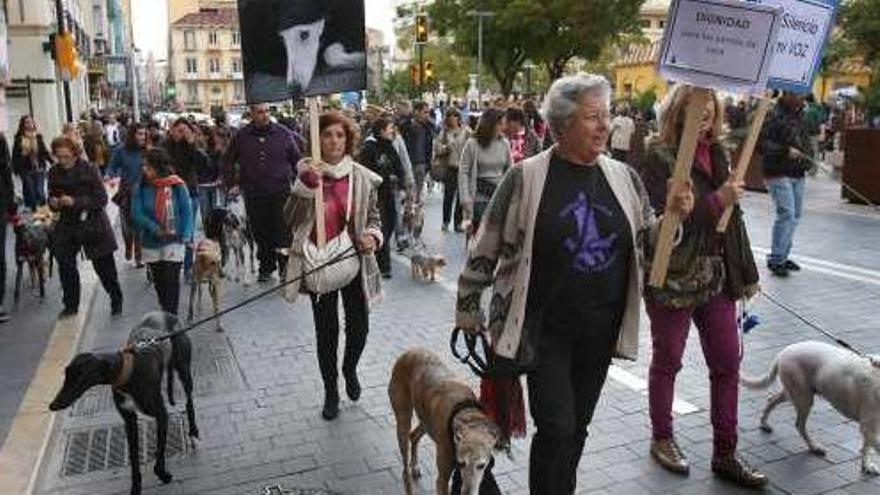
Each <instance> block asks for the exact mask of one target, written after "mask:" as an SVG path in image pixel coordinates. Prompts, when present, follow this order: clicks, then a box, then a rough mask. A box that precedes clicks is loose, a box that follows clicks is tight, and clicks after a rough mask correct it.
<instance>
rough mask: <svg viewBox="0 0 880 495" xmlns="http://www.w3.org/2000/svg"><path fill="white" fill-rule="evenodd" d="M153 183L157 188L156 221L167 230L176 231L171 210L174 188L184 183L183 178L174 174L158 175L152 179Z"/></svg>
mask: <svg viewBox="0 0 880 495" xmlns="http://www.w3.org/2000/svg"><path fill="white" fill-rule="evenodd" d="M152 184H153V187H155V188H156V221H157V223H158V224H159V225H160V226H161V227H162V229H164V230H165V231H166V232H174V231H175V228H174V227H175V226H174V224H173V220H174V218H173V217H171V216H169V212H171V211H172V210H173V191H172V188H173V187H174V186H177V185H181V184H184V182H183V179H181V178H180V177H178V176H176V175H173V174H172V175H169V176H168V177H157V178H155V179H153V180H152Z"/></svg>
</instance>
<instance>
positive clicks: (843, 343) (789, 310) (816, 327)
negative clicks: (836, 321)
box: [761, 289, 880, 367]
mask: <svg viewBox="0 0 880 495" xmlns="http://www.w3.org/2000/svg"><path fill="white" fill-rule="evenodd" d="M761 294H763V295H764V297H766V298H767V299H768V300H770V302H772V303H773V304H775V305H776V306H779V307H780V308H781V309H782V310H783V311H785V312H786V313H788V314H790V315H792V316H794V317H795V318H797V319H798V320H800V321H801V322H802V323H803V324H805V325H807V326H808V327H810V328H812V329H813V330H816V331H817V332H819V333H821V334H822V335H824V336H825V337H827V338H829V339H831V340H832V341H833V342H834V343H836V344H837V345H839V346H840V347H843V348H844V349H846V350H848V351H851V352H853V353H854V354H856V355H857V356H859V357H861V358H865V359H868V360H869V361H871V362H872V363H873V364H874V366H878V367H880V363H877V362H875V360H874V359H873V358H872V357H871V356H869V355H867V354H865V353H864V352H862V351H861V350H859V349H856V348H855V347H853V346H852V345H850V343H849V342H847V341H845V340H843V339H842V338H840V337H838V336H837V335H835V334H833V333H831V332H829V331H828V330H825V329H824V328H822V327H821V326H819V325H818V324H817V323H814V322H813V321H811V320H808V319H807V318H805V317H803V316H801V315H800V314H799V313H798V312H797V311H795V310H794V309H792V308H791V307H789V306H788V305H786V304H785V303H783V302H782V301H780V300H779V299H777V298H775V297H773V296H772V295H771V294H769V293H768V292H767V291H765V290H763V289H762V290H761Z"/></svg>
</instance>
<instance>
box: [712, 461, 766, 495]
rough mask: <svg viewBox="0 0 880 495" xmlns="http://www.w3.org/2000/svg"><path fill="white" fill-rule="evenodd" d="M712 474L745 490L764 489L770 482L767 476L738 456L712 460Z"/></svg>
mask: <svg viewBox="0 0 880 495" xmlns="http://www.w3.org/2000/svg"><path fill="white" fill-rule="evenodd" d="M712 472H713V473H715V476H718V477H719V478H721V479H723V480H726V481H729V482H731V483H736V484H737V485H739V486H741V487H743V488H752V489H760V488H764V487H765V486H767V482H768V481H769V480H768V479H767V475H766V474H764V473H762V472H760V471H758V470H757V469H755V468H753V467H751V466H749V465H748V464H746V462H745V461H743V460H742V459H740V458H739V456H737V455H736V454H730V455H726V456H724V457H716V458H714V459H712Z"/></svg>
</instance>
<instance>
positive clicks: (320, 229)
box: [308, 96, 327, 249]
mask: <svg viewBox="0 0 880 495" xmlns="http://www.w3.org/2000/svg"><path fill="white" fill-rule="evenodd" d="M318 98H319V97H317V96H310V97H309V98H308V100H309V141H310V142H311V146H312V168H313V169H314V170H315V172H317V173H318V188H317V189H316V190H315V230H316V232H315V233H316V237H317V241H318V242H317V244H318V248H319V249H324V246H326V245H327V231H326V229H325V226H324V176H323V168H324V167H323V164H322V163H321V129H320V121H319V119H320V117H321V105H320V101H319V100H318Z"/></svg>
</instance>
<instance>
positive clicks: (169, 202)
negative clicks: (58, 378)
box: [0, 74, 834, 493]
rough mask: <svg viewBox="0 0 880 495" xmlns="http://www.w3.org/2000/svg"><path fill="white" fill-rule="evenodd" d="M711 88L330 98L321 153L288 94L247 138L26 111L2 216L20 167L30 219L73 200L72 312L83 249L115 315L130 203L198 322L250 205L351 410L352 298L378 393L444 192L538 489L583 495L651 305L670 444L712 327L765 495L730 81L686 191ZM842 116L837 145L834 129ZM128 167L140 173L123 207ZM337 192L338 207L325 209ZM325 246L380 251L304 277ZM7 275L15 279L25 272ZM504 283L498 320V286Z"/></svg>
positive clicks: (128, 241) (481, 326) (822, 123)
mask: <svg viewBox="0 0 880 495" xmlns="http://www.w3.org/2000/svg"><path fill="white" fill-rule="evenodd" d="M692 96H693V92H692V91H691V90H690V89H689V88H687V87H685V86H678V87H674V88H673V89H672V90H671V91H670V93H669V94H668V95H667V96H666V98H665V100H664V103H663V105H662V106H660V107H659V112H657V111H655V110H654V109H653V108H652V109H635V108H633V107H630V106H629V105H627V104H620V105H617V106H616V107H612V106H611V102H610V99H611V90H610V87H609V85H608V82H607V81H606V80H605V79H604V78H602V77H601V76H594V75H586V74H580V75H576V76H569V77H565V78H562V79H560V80H558V81H556V82H555V83H554V84H553V85H552V87H551V88H550V89H549V91H548V93H547V94H546V95H545V96H544V97H543V99H542V101H540V102H538V101H533V100H525V101H520V102H515V103H512V102H508V101H507V100H503V99H500V100H497V101H496V102H494V104H492V105H487V106H486V107H485V108H482V109H481V111H480V112H479V116H478V117H476V115H475V114H474V112H468V111H466V109H464V108H460V107H459V105H449V106H443V107H440V108H432V107H431V106H429V105H428V104H427V103H424V102H416V103H415V104H413V105H409V104H408V103H402V104H399V105H398V106H397V107H396V108H395V109H389V108H385V107H381V106H377V105H369V106H367V107H366V108H364V109H363V110H362V111H359V112H350V111H337V110H326V111H324V112H323V113H322V114H321V116H320V119H319V129H318V136H319V139H320V143H319V144H320V150H321V157H320V160H317V159H316V157H311V158H305V157H306V155H307V154H308V153H306V144H307V140H306V139H305V138H304V136H307V135H309V132H308V131H309V129H308V128H307V127H308V123H307V122H306V119H304V118H303V116H304V114H300V115H299V117H298V118H293V119H283V120H282V121H280V123H279V122H277V121H275V119H273V117H272V115H271V110H270V107H269V105H267V104H255V105H252V106H251V107H250V112H249V117H248V123H247V124H246V125H244V126H243V127H241V128H239V129H235V128H232V127H230V126H228V125H225V124H224V123H222V122H218V123H217V124H216V125H213V126H206V125H200V124H196V123H195V122H193V121H191V120H189V119H186V118H179V119H177V120H175V121H174V122H173V123H172V124H171V125H170V127H169V128H168V129H162V128H161V127H160V126H158V125H157V124H154V123H149V124H144V123H142V122H132V121H130V119H127V118H122V119H121V120H122V121H123V123H124V125H123V124H121V123H120V122H119V120H118V119H117V118H116V116H114V115H108V116H107V117H106V121H105V122H103V123H101V122H99V121H97V120H92V121H89V122H84V123H83V124H82V125H79V126H77V125H67V126H65V128H64V132H63V134H62V135H61V136H59V137H57V138H55V139H52V140H51V141H50V142H49V143H48V144H47V143H46V141H45V140H44V138H43V136H42V135H41V134H40V132H39V130H38V128H37V125H36V123H35V122H34V120H33V118H32V117H30V116H26V117H23V118H22V119H21V122H20V123H19V128H18V130H17V132H16V134H15V138H14V144H13V146H12V150H11V152H10V151H8V150H9V147H8V145H7V144H6V141H5V138H4V139H2V140H0V145H2V146H0V151H2V155H3V156H2V159H3V160H2V161H3V164H2V165H3V167H2V172H3V173H2V176H0V179H2V180H0V203H2V204H0V208H2V209H3V210H4V211H6V212H7V213H8V214H9V215H13V214H14V213H15V211H16V201H15V200H14V197H13V196H14V193H13V186H12V178H11V174H12V172H13V171H14V173H15V174H16V175H17V176H18V177H19V179H20V182H21V190H22V205H21V206H22V207H23V209H27V210H31V211H33V210H35V209H37V208H39V207H40V206H42V205H48V207H49V208H50V209H51V210H53V211H55V212H57V213H58V220H57V223H56V226H55V228H54V233H53V243H52V249H51V252H52V255H53V256H54V257H55V258H56V259H57V261H58V266H59V274H60V280H61V285H62V292H63V302H64V309H63V311H62V313H61V316H62V317H68V316H70V315H73V314H76V313H77V311H78V309H79V302H80V301H79V292H80V290H79V275H78V269H77V258H78V255H79V253H80V252H81V251H82V252H84V253H85V255H86V257H87V258H88V259H90V260H91V261H92V263H93V265H94V268H95V271H96V272H97V274H98V276H99V278H100V281H101V283H102V285H103V287H104V289H105V290H106V292H107V294H108V295H109V297H110V301H111V309H112V313H113V314H114V315H115V314H119V313H120V312H122V310H123V293H122V290H121V287H120V284H119V280H118V275H117V266H116V263H117V261H116V260H115V258H114V252H115V251H116V249H117V241H116V234H115V233H114V231H113V228H112V226H111V223H110V221H109V218H108V215H107V213H106V205H107V203H108V201H111V200H112V201H113V202H114V203H115V204H116V205H117V206H118V207H119V209H120V227H121V237H122V240H123V244H124V250H125V259H126V260H127V261H131V262H132V263H133V266H134V267H136V268H142V267H144V266H145V265H146V266H147V267H148V270H150V274H151V280H152V282H153V284H154V286H155V290H156V294H157V299H158V306H159V307H160V308H161V309H163V310H164V311H167V312H169V313H172V314H177V313H178V306H179V299H180V285H181V281H182V280H186V279H187V277H189V276H191V274H190V267H191V265H192V257H193V245H194V242H196V240H197V236H198V231H199V225H200V224H199V222H198V220H199V218H200V217H201V219H202V223H201V227H202V230H206V225H205V222H206V221H207V219H208V218H209V217H210V212H211V211H213V210H215V209H216V208H222V207H224V206H226V204H227V203H228V202H229V201H232V200H234V199H235V198H238V197H242V198H243V201H244V207H245V212H246V215H247V218H248V220H249V224H250V228H251V229H252V232H253V236H254V239H255V242H256V246H257V258H258V260H259V275H258V281H259V282H261V283H269V282H273V281H276V280H277V281H285V280H287V281H291V282H294V283H292V284H291V285H289V286H287V287H286V288H285V294H286V296H287V299H289V300H291V301H293V300H295V299H297V297H298V296H299V295H300V294H307V295H308V297H309V300H310V302H311V308H312V311H313V314H314V322H315V331H316V340H317V350H318V362H319V368H320V373H321V377H322V379H323V382H324V388H325V396H324V407H323V410H322V415H323V417H324V418H325V419H327V420H332V419H334V418H336V417H337V416H338V414H339V402H340V396H339V391H338V384H337V382H338V375H339V371H340V367H339V366H338V364H337V355H338V354H337V349H338V346H339V333H340V328H339V326H340V324H339V321H340V320H339V316H338V310H339V299H341V300H342V307H343V310H344V313H345V317H344V326H343V327H344V333H345V338H346V341H345V348H344V358H343V363H342V366H341V374H342V376H343V379H344V382H345V391H346V394H347V396H348V397H349V398H350V399H351V400H353V401H356V400H358V398H359V397H360V394H361V387H360V382H359V380H358V375H357V366H358V361H359V359H360V356H361V354H362V353H363V351H364V349H365V346H366V344H367V336H368V333H369V311H370V307H371V305H372V304H373V303H374V302H375V301H376V300H377V298H378V296H379V294H380V292H381V280H382V279H389V278H391V277H392V269H391V265H392V263H391V248H392V244H393V243H394V244H396V247H397V249H398V250H405V249H406V248H409V247H412V246H413V244H414V243H415V242H417V239H415V238H414V237H413V236H412V235H411V234H412V233H410V232H407V231H406V229H405V228H404V225H403V222H402V215H403V214H404V210H405V209H406V207H408V206H412V205H420V204H422V203H423V202H424V200H425V197H424V195H425V192H426V191H427V190H431V189H433V188H434V187H436V184H440V185H441V187H442V188H443V203H442V217H441V218H439V219H437V222H438V223H439V225H440V228H441V229H442V231H444V232H450V230H451V231H452V233H453V235H454V234H462V233H464V232H466V231H467V232H469V233H470V237H472V239H471V244H470V249H469V256H468V259H467V262H466V263H465V266H464V267H463V271H462V274H461V277H460V279H459V291H458V300H457V304H456V308H455V311H456V322H457V325H458V326H459V327H460V328H462V329H464V330H467V331H470V332H482V331H488V333H489V335H490V336H491V340H492V343H493V349H494V352H495V353H496V354H497V355H498V356H500V357H501V358H506V359H507V360H509V361H510V362H512V363H514V366H515V367H516V368H517V369H518V370H520V372H521V373H522V374H524V375H526V377H527V380H528V385H529V386H528V394H529V406H530V411H531V415H532V417H533V419H534V422H535V425H536V427H537V432H536V434H535V436H534V438H533V440H532V445H531V462H530V468H529V469H530V478H529V479H530V486H531V490H532V493H573V491H574V489H575V486H576V471H577V466H578V461H579V459H580V457H581V454H582V452H583V448H584V443H585V440H586V438H587V428H588V426H589V423H590V421H591V418H592V416H593V411H594V409H595V407H596V404H597V401H598V398H599V395H600V392H601V390H602V387H603V384H604V381H605V378H606V376H607V372H608V368H609V366H610V363H611V360H612V358H624V359H635V357H636V355H637V350H638V342H639V339H638V332H639V326H640V318H641V311H640V309H639V308H640V305H641V304H642V302H644V304H645V305H646V307H647V314H648V317H649V319H650V332H651V342H652V347H653V353H652V358H651V365H650V378H649V406H650V420H651V425H652V431H653V435H652V442H651V447H650V452H651V455H652V456H653V457H654V458H655V459H656V460H657V462H658V463H659V464H660V465H662V466H663V467H664V468H666V469H669V470H670V471H673V472H676V473H680V474H686V473H687V472H688V471H689V464H688V461H687V457H686V455H685V453H684V452H683V451H682V450H681V449H680V448H679V447H678V445H677V443H676V442H675V437H674V429H673V420H672V413H671V411H672V402H673V389H674V384H675V378H676V375H677V373H678V371H679V370H680V369H681V368H682V355H683V352H684V348H685V343H686V341H687V334H688V330H689V328H690V324H691V322H694V324H695V325H696V327H697V329H698V331H699V332H700V337H701V343H702V346H703V352H704V354H705V356H706V362H707V363H709V376H710V383H711V391H710V396H711V409H712V412H711V422H712V427H713V431H714V451H713V460H712V470H713V471H714V472H715V473H716V474H717V475H718V476H720V477H722V478H724V479H727V480H730V481H733V482H734V483H737V484H739V485H742V486H748V487H759V486H763V485H765V484H766V483H767V477H766V476H765V475H763V474H762V473H760V472H759V471H758V470H756V469H754V468H752V467H750V466H748V465H747V464H746V463H745V462H743V461H742V459H741V458H740V457H739V456H737V454H736V449H737V403H738V379H739V363H740V354H739V340H738V333H737V322H736V314H735V306H736V302H737V301H738V300H740V299H744V298H748V297H751V296H752V295H754V294H755V292H756V288H757V282H758V271H757V269H756V267H755V260H754V259H753V258H752V251H751V248H750V245H749V239H748V235H747V229H746V227H745V223H744V220H743V216H742V212H741V211H740V210H739V208H738V207H736V204H737V202H738V200H739V199H740V198H741V196H742V194H743V188H744V184H743V183H742V182H741V181H738V180H736V179H734V178H732V177H731V175H730V172H729V164H730V162H729V158H728V156H729V149H728V143H727V141H726V139H727V137H728V136H729V135H735V133H736V130H737V129H741V128H744V127H746V126H747V125H748V112H749V110H750V107H749V105H748V104H746V103H743V104H741V105H733V104H732V103H728V104H727V105H725V104H723V103H722V102H721V100H720V99H719V98H718V97H717V96H716V95H713V97H712V99H711V101H710V102H709V104H708V105H707V106H706V108H705V111H704V113H703V120H702V125H701V128H700V136H699V142H698V146H697V151H696V155H695V159H694V167H693V170H692V172H691V176H690V182H689V183H688V185H686V186H675V185H670V180H669V179H670V177H671V176H672V172H673V168H674V165H675V159H676V156H677V151H678V147H679V146H680V143H681V140H682V136H681V133H682V122H683V119H684V115H685V109H686V108H687V105H688V103H689V102H690V99H691V98H692ZM811 105H813V104H812V103H811V104H807V105H806V106H805V105H804V103H803V101H802V100H801V99H800V98H799V97H797V96H796V95H791V94H785V95H782V96H781V97H780V99H779V101H778V103H777V105H776V106H775V108H774V109H773V110H772V111H771V115H770V116H769V118H768V121H767V123H766V125H765V127H764V130H763V133H762V140H761V148H760V150H761V153H762V156H763V165H764V173H765V175H766V177H767V185H768V187H769V190H770V193H771V196H772V198H773V201H774V203H775V205H776V214H777V218H776V223H775V225H774V227H773V247H772V250H771V253H770V255H769V257H768V259H767V262H768V266H769V267H770V269H771V271H772V272H773V273H774V274H776V275H779V276H785V275H787V274H788V273H789V272H790V271H794V270H797V269H798V267H797V265H796V264H795V263H794V262H793V261H791V260H790V259H789V258H788V256H789V253H790V252H791V247H792V242H793V241H792V239H793V235H794V230H795V227H796V225H797V222H798V219H799V218H800V214H801V210H802V203H803V181H804V179H803V177H804V175H805V174H806V173H808V172H809V169H810V166H811V164H812V163H813V159H812V158H811V157H812V156H813V155H814V153H816V152H817V151H818V149H819V148H822V147H824V143H825V142H826V141H827V140H828V136H829V135H830V133H832V132H834V131H833V127H834V126H833V124H831V125H828V124H827V122H828V118H827V117H823V116H820V117H816V116H813V117H810V118H804V117H803V115H804V114H805V113H806V114H808V115H809V114H810V112H815V111H816V109H815V108H813V107H812V106H811ZM539 106H541V107H542V110H541V111H540V112H539V111H538V107H539ZM475 117H476V118H475ZM817 121H818V122H819V125H816V122H817ZM825 127H827V130H822V131H821V132H822V133H824V134H823V137H822V138H821V139H816V138H815V136H816V134H815V133H814V132H813V131H814V130H816V129H823V128H825ZM811 138H812V139H811ZM47 177H48V184H46V181H47ZM107 180H110V181H118V185H117V189H116V192H115V194H114V195H113V196H112V198H109V197H108V193H107V188H106V187H105V181H107ZM318 191H320V193H321V195H320V196H321V197H322V198H323V203H322V204H323V208H324V211H323V212H320V211H317V210H316V200H315V198H316V195H317V193H318ZM670 195H671V196H672V199H671V200H670V201H667V197H668V196H670ZM727 207H734V215H733V219H732V222H731V224H730V227H729V228H728V230H727V231H726V233H724V234H719V233H716V232H715V225H716V224H717V221H718V219H719V218H720V216H721V214H722V212H723V211H724V210H725V209H726V208H727ZM670 212H674V213H676V214H678V215H680V216H681V217H682V218H684V223H683V229H682V232H681V235H680V240H679V242H678V244H677V246H676V248H675V250H674V251H673V254H672V258H671V260H670V264H669V274H668V280H667V283H666V285H665V287H664V288H662V289H657V288H647V289H645V290H644V291H643V290H642V287H643V280H644V274H645V273H647V272H649V271H650V260H651V259H652V250H653V238H654V236H655V234H656V231H657V225H658V223H659V221H660V218H662V216H663V215H664V214H665V213H670ZM319 228H323V232H322V233H320V235H319ZM3 231H4V233H5V223H4V227H3ZM3 237H4V239H5V235H4V236H3ZM319 239H327V240H333V241H334V242H335V244H334V246H336V247H335V248H334V249H339V251H338V252H348V251H353V252H356V253H357V257H356V258H354V259H355V261H354V262H351V263H346V264H341V267H340V268H339V270H337V271H336V272H335V273H333V274H332V276H329V275H328V276H327V277H325V278H324V279H322V280H321V281H315V280H310V279H309V277H306V278H305V279H304V280H302V281H300V280H299V276H300V275H303V274H305V273H308V272H309V268H310V267H312V266H313V263H314V262H315V260H314V257H315V255H316V254H315V253H321V252H324V251H322V249H324V248H323V247H317V248H316V247H315V246H316V245H318V244H321V242H319ZM462 242H465V236H464V235H462ZM0 245H4V246H5V242H2V243H0ZM0 254H4V253H2V252H0ZM2 268H3V272H0V274H2V275H5V263H2ZM181 272H182V273H181ZM276 276H277V278H276ZM4 279H5V277H4ZM4 285H5V284H0V302H2V287H3V286H4ZM489 287H491V288H492V292H493V298H492V308H491V316H492V317H491V319H490V320H488V321H487V319H486V317H485V314H484V312H483V309H482V305H481V300H482V293H483V291H484V290H485V289H487V288H489ZM3 318H4V320H6V319H8V316H6V315H5V313H4V314H3Z"/></svg>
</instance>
